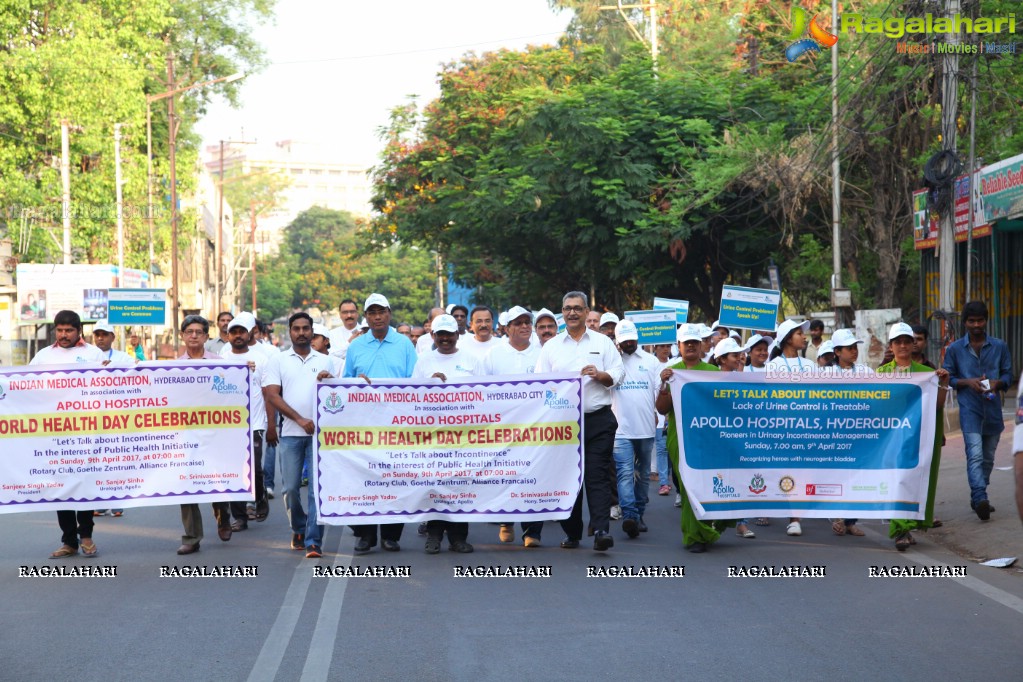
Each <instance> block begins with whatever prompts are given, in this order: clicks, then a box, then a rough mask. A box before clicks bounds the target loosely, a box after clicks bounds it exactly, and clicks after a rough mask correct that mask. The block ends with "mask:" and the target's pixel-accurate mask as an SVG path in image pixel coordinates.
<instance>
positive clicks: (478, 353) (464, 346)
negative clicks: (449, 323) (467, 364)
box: [458, 334, 504, 362]
mask: <svg viewBox="0 0 1023 682" xmlns="http://www.w3.org/2000/svg"><path fill="white" fill-rule="evenodd" d="M503 343H504V342H503V341H501V339H499V338H497V337H496V336H491V337H490V339H489V340H488V341H487V342H486V343H482V342H480V341H477V340H476V337H475V336H471V335H469V334H466V335H465V336H462V337H460V338H459V339H458V350H460V351H464V352H466V353H468V354H470V355H472V356H473V357H475V358H476V361H477V362H482V361H483V358H485V357H487V353H489V352H490V350H491V349H492V348H496V347H497V346H500V345H502V344H503Z"/></svg>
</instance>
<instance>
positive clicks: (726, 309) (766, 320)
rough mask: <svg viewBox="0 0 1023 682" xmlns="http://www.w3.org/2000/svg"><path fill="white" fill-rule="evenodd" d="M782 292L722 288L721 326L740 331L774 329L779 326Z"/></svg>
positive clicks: (730, 287) (727, 286) (719, 315)
mask: <svg viewBox="0 0 1023 682" xmlns="http://www.w3.org/2000/svg"><path fill="white" fill-rule="evenodd" d="M779 305H781V292H780V291H773V290H771V289H751V288H749V287H733V286H729V285H725V286H723V287H721V310H720V312H719V314H718V319H719V320H720V323H721V325H723V326H725V327H728V328H732V327H737V328H739V329H774V328H775V325H777V324H778V306H779Z"/></svg>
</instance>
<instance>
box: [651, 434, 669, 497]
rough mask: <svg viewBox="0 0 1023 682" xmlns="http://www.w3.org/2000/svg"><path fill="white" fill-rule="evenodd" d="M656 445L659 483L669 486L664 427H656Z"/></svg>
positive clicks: (666, 443)
mask: <svg viewBox="0 0 1023 682" xmlns="http://www.w3.org/2000/svg"><path fill="white" fill-rule="evenodd" d="M654 442H655V443H656V446H657V478H658V484H659V485H666V486H669V487H670V486H671V463H670V462H668V437H667V436H666V435H665V434H664V429H663V428H662V429H657V436H656V438H654Z"/></svg>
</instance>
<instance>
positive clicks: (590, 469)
mask: <svg viewBox="0 0 1023 682" xmlns="http://www.w3.org/2000/svg"><path fill="white" fill-rule="evenodd" d="M583 427H584V432H585V440H584V441H583V466H584V472H583V487H582V488H581V489H580V490H579V496H578V497H576V498H575V506H573V507H572V514H571V516H569V517H568V518H567V519H565V520H564V521H562V522H561V529H562V530H564V531H565V535H567V536H568V537H569V538H571V539H572V540H580V539H582V536H583V492H584V491H585V492H586V504H587V506H588V507H589V510H590V525H591V526H593V530H594V532H597V531H604V532H607V531H608V529H609V528H610V527H611V516H610V514H611V499H612V498H611V493H612V490H613V489H614V486H612V484H611V481H610V480H609V479H608V475H607V468H608V466H609V465H610V466H614V446H615V431H617V430H618V420H617V419H615V415H614V413H613V412H612V411H611V408H610V407H602V408H600V409H599V410H594V411H593V412H588V413H586V414H585V415H583ZM616 484H617V482H616Z"/></svg>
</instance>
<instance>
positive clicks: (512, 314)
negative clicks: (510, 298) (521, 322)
mask: <svg viewBox="0 0 1023 682" xmlns="http://www.w3.org/2000/svg"><path fill="white" fill-rule="evenodd" d="M547 313H548V315H549V316H550V317H552V318H553V317H554V314H553V313H551V312H550V311H549V310H548V311H547ZM523 315H526V316H528V317H529V323H530V324H533V313H531V312H529V311H528V310H526V309H525V308H523V307H522V306H520V305H513V306H512V307H511V310H509V311H508V312H506V313H504V317H505V320H504V322H503V323H502V324H504V325H505V326H508V325H509V324H511V323H512V322H514V321H515V320H517V319H519V318H520V317H522V316H523Z"/></svg>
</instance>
